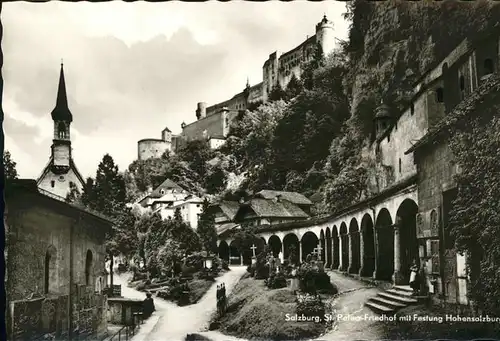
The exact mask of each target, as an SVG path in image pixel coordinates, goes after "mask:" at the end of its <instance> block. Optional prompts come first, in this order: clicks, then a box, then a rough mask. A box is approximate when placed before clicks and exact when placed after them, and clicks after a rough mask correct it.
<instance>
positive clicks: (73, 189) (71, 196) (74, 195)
mask: <svg viewBox="0 0 500 341" xmlns="http://www.w3.org/2000/svg"><path fill="white" fill-rule="evenodd" d="M80 197H81V193H80V190H79V189H78V187H77V186H76V185H75V183H74V182H70V183H69V192H68V194H67V195H66V202H68V203H75V202H76V201H77V200H79V199H80Z"/></svg>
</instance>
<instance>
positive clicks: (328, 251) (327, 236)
mask: <svg viewBox="0 0 500 341" xmlns="http://www.w3.org/2000/svg"><path fill="white" fill-rule="evenodd" d="M325 239H326V248H325V249H326V257H325V262H326V263H325V266H326V267H328V268H331V267H332V233H331V232H330V227H327V228H326V233H325Z"/></svg>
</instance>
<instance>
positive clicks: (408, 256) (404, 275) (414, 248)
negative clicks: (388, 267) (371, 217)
mask: <svg viewBox="0 0 500 341" xmlns="http://www.w3.org/2000/svg"><path fill="white" fill-rule="evenodd" d="M417 213H418V205H417V204H416V203H415V201H413V200H412V199H405V200H404V201H403V202H402V203H401V205H399V208H398V210H397V213H396V228H397V229H398V230H399V250H397V251H398V252H399V259H400V268H399V269H396V270H397V273H396V276H395V277H396V278H395V280H396V284H408V283H409V281H410V267H411V264H412V263H413V261H416V262H417V264H419V263H420V260H419V255H418V240H417V221H416V217H417Z"/></svg>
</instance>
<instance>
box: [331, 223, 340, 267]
mask: <svg viewBox="0 0 500 341" xmlns="http://www.w3.org/2000/svg"><path fill="white" fill-rule="evenodd" d="M332 239H333V243H332V244H333V245H332V246H333V265H332V268H333V269H338V268H339V266H340V252H339V247H340V243H339V230H338V228H337V226H333V228H332Z"/></svg>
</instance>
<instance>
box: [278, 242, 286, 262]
mask: <svg viewBox="0 0 500 341" xmlns="http://www.w3.org/2000/svg"><path fill="white" fill-rule="evenodd" d="M279 256H280V261H281V264H283V263H284V262H285V243H283V242H282V243H281V252H280V254H279Z"/></svg>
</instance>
